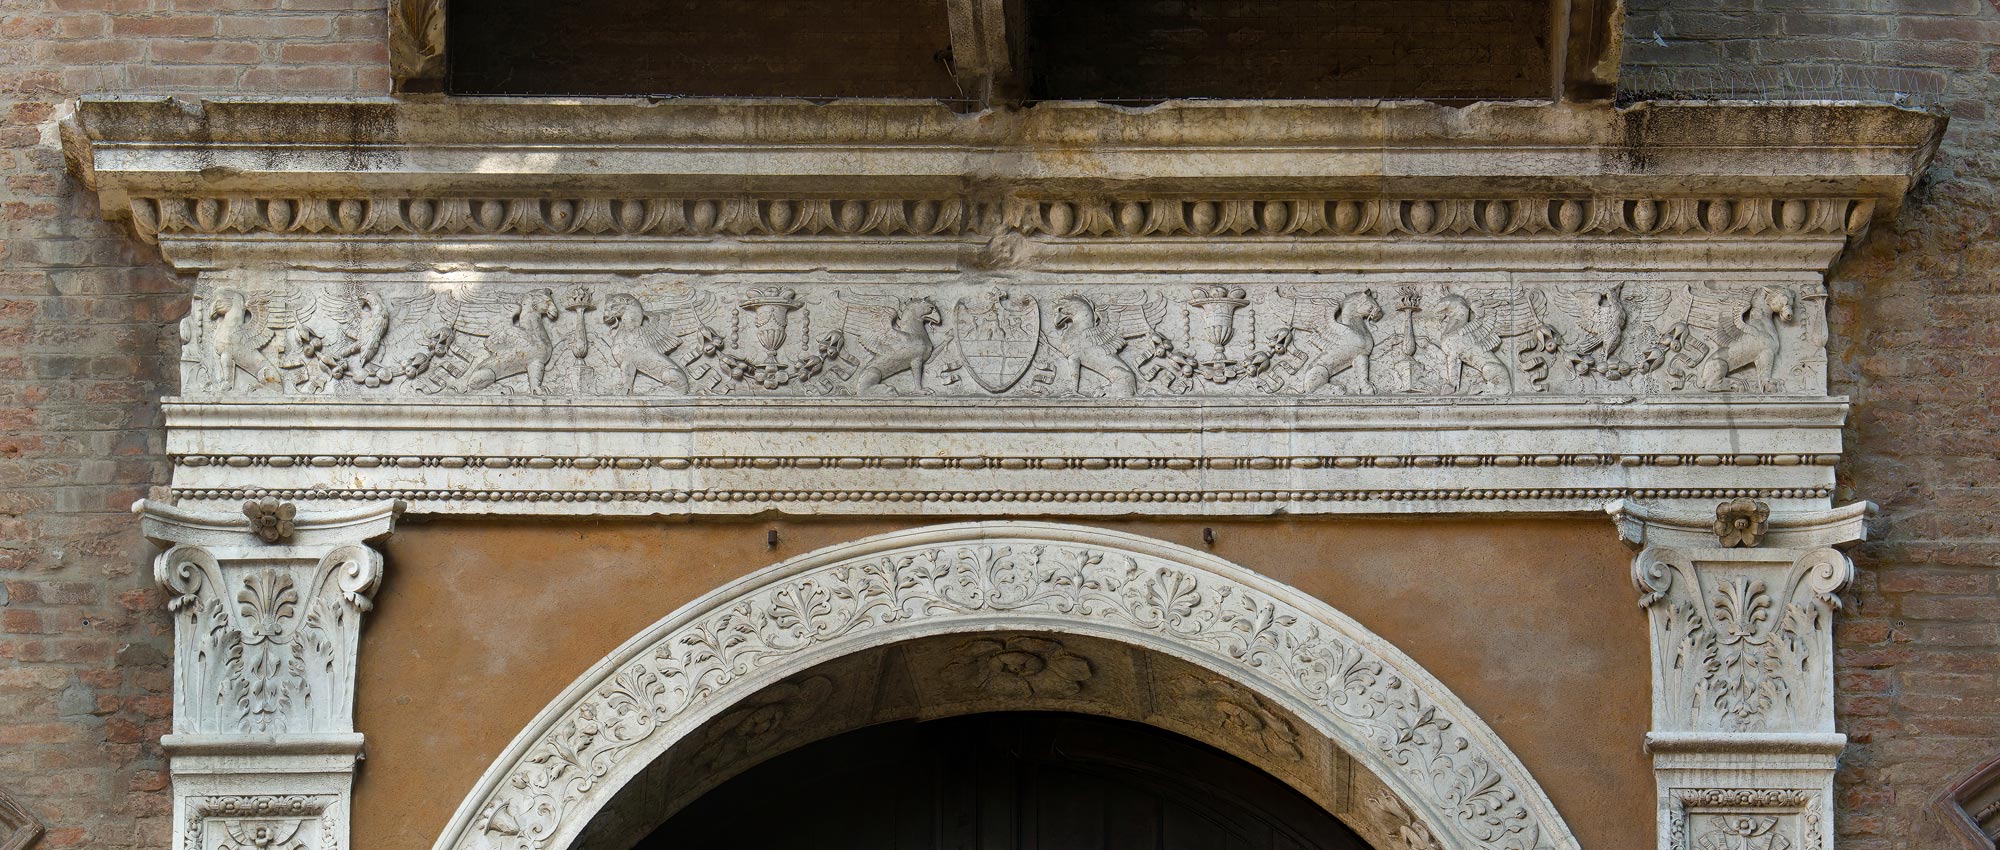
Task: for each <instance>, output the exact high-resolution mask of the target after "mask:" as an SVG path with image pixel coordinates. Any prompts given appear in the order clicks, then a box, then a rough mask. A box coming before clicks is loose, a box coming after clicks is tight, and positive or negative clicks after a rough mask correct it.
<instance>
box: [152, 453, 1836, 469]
mask: <svg viewBox="0 0 2000 850" xmlns="http://www.w3.org/2000/svg"><path fill="white" fill-rule="evenodd" d="M170 460H171V461H172V462H173V463H174V464H175V465H176V466H185V467H190V468H200V467H205V466H227V467H231V468H235V469H249V468H253V467H270V468H274V469H286V468H290V467H295V466H314V467H320V468H336V469H337V468H354V469H377V468H382V467H392V466H393V467H401V468H403V469H417V468H425V467H437V468H443V469H462V468H466V467H474V466H478V467H486V468H488V469H510V468H514V467H522V468H526V469H582V470H598V469H613V470H632V469H645V468H648V467H657V468H659V469H667V470H680V469H755V470H765V471H775V470H787V469H827V468H833V469H899V470H900V469H916V470H931V471H949V470H955V469H964V470H980V469H1006V470H1021V469H1067V470H1083V471H1101V470H1110V469H1116V470H1148V469H1171V470H1193V469H1215V470H1229V469H1280V468H1290V469H1324V468H1332V469H1362V468H1375V469H1406V468H1407V469H1437V468H1440V467H1456V468H1459V469H1476V468H1479V467H1494V468H1499V469H1515V468H1520V467H1530V466H1532V467H1540V468H1543V469H1553V468H1585V469H1587V468H1591V467H1597V466H1623V467H1628V468H1630V467H1640V466H1658V467H1667V468H1673V467H1680V466H1701V467H1721V466H1734V467H1757V466H1835V465H1838V464H1839V462H1840V456H1839V455H1796V454H1729V455H1720V454H1710V455H1678V454H1676V455H1636V454H1633V455H1598V454H1587V455H1577V454H1546V455H1375V456H1367V457H1361V456H1351V455H1348V456H1339V457H1328V456H1304V457H1267V456H1258V457H1213V456H1211V457H994V456H988V455H974V456H968V457H939V456H936V455H923V456H910V455H902V456H891V457H798V456H773V455H767V456H718V457H548V456H532V457H530V456H507V455H487V456H476V455H475V456H459V455H401V456H397V455H375V454H367V455H291V454H283V455H173V456H172V457H171V458H170Z"/></svg>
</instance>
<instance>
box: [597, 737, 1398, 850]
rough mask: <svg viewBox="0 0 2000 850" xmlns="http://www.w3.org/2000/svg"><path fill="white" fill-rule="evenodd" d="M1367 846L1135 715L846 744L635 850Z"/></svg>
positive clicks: (1274, 787) (1256, 774)
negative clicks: (1134, 718)
mask: <svg viewBox="0 0 2000 850" xmlns="http://www.w3.org/2000/svg"><path fill="white" fill-rule="evenodd" d="M720 846H733V847H749V848H762V850H808V848H810V850H843V848H857V850H858V848H869V850H947V848H950V850H1098V848H1102V850H1112V848H1120V850H1123V849H1124V848H1134V849H1135V850H1136V849H1137V848H1144V850H1171V849H1172V848H1213V850H1224V848H1227V850H1238V848H1241V850H1251V848H1255V850H1280V848H1283V850H1305V848H1314V850H1359V848H1366V847H1367V846H1368V845H1367V844H1366V843H1365V842H1364V841H1362V839H1361V838H1359V837H1358V836H1356V835H1355V833H1354V832H1353V831H1352V830H1350V829H1348V827H1347V826H1346V825H1345V824H1343V823H1341V822H1340V821H1339V820H1338V819H1336V818H1334V817H1333V816H1332V815H1331V814H1328V813H1327V812H1326V810H1325V809H1323V808H1321V807H1320V806H1319V805H1317V804H1315V803H1314V802H1313V801H1312V800H1310V799H1308V798H1307V797H1306V796H1305V795H1303V794H1300V793H1299V792H1298V791H1296V790H1294V789H1293V788H1291V787H1290V786H1288V785H1287V784H1285V783H1284V782H1282V781H1280V780H1278V779H1276V778H1274V777H1272V776H1271V775H1270V774H1268V773H1265V772H1264V771H1262V770H1260V769H1258V768H1257V767H1255V766H1253V765H1251V764H1249V763H1248V762H1245V761H1242V760H1241V759H1238V758H1236V757H1234V756H1231V755H1229V754H1228V753H1225V752H1223V751H1221V750H1219V749H1216V748H1214V747H1210V746H1208V745H1206V744H1202V743H1200V742H1197V741H1194V740H1192V739H1189V738H1186V737H1183V736H1180V735H1176V734H1174V733H1171V732H1167V731H1164V730H1161V729H1157V728H1154V727H1151V726H1147V725H1144V724H1140V723H1134V722H1130V721H1124V720H1115V719H1110V718H1104V717H1092V716H1087V715H1080V714H1065V713H1052V712H995V713H986V714H973V715H966V716H962V717H953V718H948V719H943V720H932V721H927V722H918V721H909V720H905V721H898V722H892V723H885V724H881V725H877V726H871V727H867V728H863V729H858V730H855V731H852V732H847V733H844V734H840V735H835V736H833V737H831V738H827V739H825V740H822V741H818V742H816V743H813V744H809V745H806V746H804V747H801V748H799V749H796V750H793V751H792V752H789V753H786V754H784V755H782V756H778V757H776V758H773V759H771V760H769V761H766V762H764V763H763V764H760V765H758V766H757V767H755V768H752V769H750V770H748V771H745V772H744V773H742V774H740V775H738V776H736V777H735V778H733V779H731V780H729V781H728V782H725V783H723V784H722V785H720V786H718V787H716V788H715V789H713V790H711V791H709V792H708V793H706V794H704V795H702V796H701V797H700V798H699V799H697V800H695V801H694V802H693V803H692V804H690V805H688V806H687V807H686V808H684V809H682V810H681V811H680V812H678V813H677V814H675V815H674V816H673V817H672V818H671V819H669V820H668V821H667V822H666V823H665V824H663V825H662V826H660V827H659V828H658V829H656V830H654V831H653V833H652V834H651V835H649V836H647V837H646V838H644V839H643V840H641V841H640V842H639V843H638V844H637V845H636V848H635V850H665V848H669V847H672V848H682V847H720Z"/></svg>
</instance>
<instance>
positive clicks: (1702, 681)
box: [1609, 499, 1870, 850]
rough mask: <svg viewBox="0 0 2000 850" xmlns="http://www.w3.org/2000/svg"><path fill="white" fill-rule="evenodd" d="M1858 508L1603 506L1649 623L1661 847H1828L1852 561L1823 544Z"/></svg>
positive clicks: (1860, 512) (1844, 531) (1850, 523)
mask: <svg viewBox="0 0 2000 850" xmlns="http://www.w3.org/2000/svg"><path fill="white" fill-rule="evenodd" d="M1869 508H1870V506H1869V505H1867V504H1866V503H1863V504H1860V505H1854V506H1849V507H1847V508H1842V509H1837V510H1833V511H1815V512H1782V511H1774V510H1773V509H1772V508H1771V506H1770V505H1768V504H1765V503H1763V502H1761V501H1756V500H1752V499H1736V500H1731V501H1727V502H1722V503H1720V504H1718V505H1717V506H1716V507H1715V508H1714V510H1712V511H1711V512H1709V513H1707V514H1703V513H1697V512H1676V511H1671V510H1662V509H1659V508H1648V507H1642V506H1638V505H1632V504H1628V503H1624V502H1618V503H1614V504H1613V505H1612V506H1611V507H1610V509H1609V510H1610V511H1611V513H1612V515H1613V517H1614V519H1615V520H1616V521H1617V522H1618V525H1619V529H1620V532H1621V534H1622V535H1623V536H1624V538H1625V539H1626V541H1627V542H1629V543H1631V544H1632V545H1633V546H1635V547H1638V548H1639V553H1638V556H1637V557H1636V558H1634V559H1633V562H1632V577H1633V581H1634V583H1635V584H1636V585H1637V586H1638V589H1639V593H1640V598H1639V604H1640V607H1642V608H1644V609H1645V610H1646V611H1647V615H1648V617H1649V619H1650V621H1651V636H1652V641H1651V642H1652V652H1653V728H1652V731H1651V732H1650V733H1649V734H1648V735H1647V746H1648V748H1649V749H1650V750H1651V751H1652V753H1653V758H1654V774H1655V778H1656V780H1657V782H1658V785H1659V801H1660V810H1659V811H1660V845H1659V846H1660V848H1661V850H1823V848H1825V847H1829V846H1831V843H1832V840H1833V838H1832V837H1833V825H1832V822H1831V820H1830V819H1829V818H1828V817H1827V813H1828V812H1830V811H1831V810H1832V802H1833V800H1832V792H1833V770H1834V767H1835V765H1836V763H1837V758H1838V756H1839V754H1840V752H1841V750H1842V749H1843V748H1844V746H1845V744H1846V738H1845V736H1842V735H1840V734H1838V733H1836V732H1835V731H1834V725H1833V674H1834V669H1833V617H1834V613H1835V612H1836V611H1837V610H1839V608H1840V604H1841V603H1840V597H1839V596H1838V594H1839V593H1840V591H1841V590H1842V589H1843V588H1845V587H1846V586H1847V584H1848V582H1849V581H1851V580H1852V578H1853V571H1854V566H1853V564H1852V563H1851V562H1850V561H1849V560H1848V559H1847V556H1846V555H1844V554H1842V553H1841V552H1840V551H1839V550H1837V549H1835V548H1833V547H1835V546H1839V545H1843V544H1847V543H1852V542H1855V541H1857V540H1860V539H1862V537H1863V534H1864V532H1865V527H1864V520H1865V518H1866V515H1867V513H1868V510H1869Z"/></svg>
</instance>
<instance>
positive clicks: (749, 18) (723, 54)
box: [445, 0, 959, 99]
mask: <svg viewBox="0 0 2000 850" xmlns="http://www.w3.org/2000/svg"><path fill="white" fill-rule="evenodd" d="M445 20H446V25H447V27H448V28H449V32H448V33H447V34H446V41H445V43H446V44H447V45H448V48H447V71H446V77H447V80H446V85H445V88H446V91H448V92H450V93H452V94H460V95H558V96H559V95H584V96H610V95H666V96H732V97H810V98H834V97H899V98H945V99H950V98H957V97H959V92H958V89H957V87H956V85H955V84H954V83H953V80H952V78H951V74H950V73H949V71H948V70H947V66H946V63H945V62H944V61H943V57H944V54H945V52H946V51H947V49H948V48H949V47H950V44H951V33H950V29H949V25H948V23H947V19H946V17H945V9H944V0H560V1H559V2H558V1H557V0H476V2H452V3H451V4H450V8H449V11H448V12H447V15H446V18H445Z"/></svg>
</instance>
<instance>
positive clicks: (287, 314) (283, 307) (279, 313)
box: [245, 289, 317, 331]
mask: <svg viewBox="0 0 2000 850" xmlns="http://www.w3.org/2000/svg"><path fill="white" fill-rule="evenodd" d="M297 296H298V292H297V291H295V290H291V289H284V290H275V289H267V290H264V291H262V292H257V293H253V294H249V295H246V296H245V304H246V306H247V307H248V308H249V310H250V318H251V321H254V322H256V323H257V324H259V325H261V326H263V327H264V328H266V329H269V330H273V331H284V330H291V329H292V328H295V327H297V326H299V325H300V324H301V323H304V322H305V321H307V320H309V319H311V318H312V317H313V311H314V309H315V307H316V306H317V304H316V302H315V301H314V300H313V299H310V298H308V299H305V300H304V301H303V302H301V301H300V300H299V298H298V297H297Z"/></svg>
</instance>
